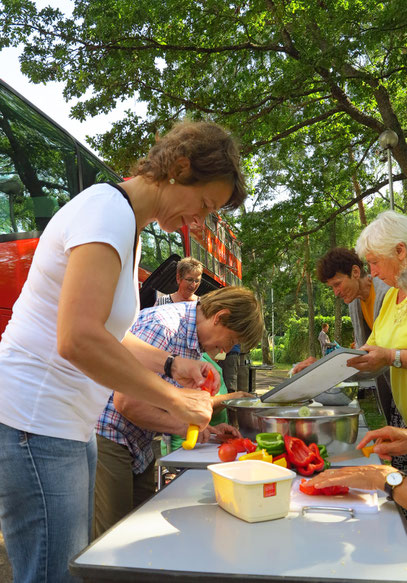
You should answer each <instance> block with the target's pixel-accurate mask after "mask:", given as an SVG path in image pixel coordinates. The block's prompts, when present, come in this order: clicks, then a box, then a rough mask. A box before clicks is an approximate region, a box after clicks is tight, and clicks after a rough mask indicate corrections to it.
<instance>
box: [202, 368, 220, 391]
mask: <svg viewBox="0 0 407 583" xmlns="http://www.w3.org/2000/svg"><path fill="white" fill-rule="evenodd" d="M201 390H202V391H207V392H208V393H209V394H210V395H211V397H213V396H214V395H216V393H217V390H216V387H215V376H214V374H213V372H212V370H211V369H209V371H208V375H207V377H206V379H205V382H204V384H203V385H202V387H201Z"/></svg>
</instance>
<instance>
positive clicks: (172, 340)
mask: <svg viewBox="0 0 407 583" xmlns="http://www.w3.org/2000/svg"><path fill="white" fill-rule="evenodd" d="M196 305H197V302H178V303H175V304H174V303H172V304H166V305H163V306H156V307H153V308H145V309H144V310H141V312H140V314H139V316H138V318H137V320H136V322H135V323H134V324H133V326H132V328H131V330H130V331H131V332H132V333H133V334H134V335H135V336H137V337H138V338H140V339H141V340H144V342H147V343H148V344H151V345H152V346H155V347H156V348H161V349H162V350H165V351H167V352H169V353H170V354H176V355H178V356H182V357H184V358H192V359H194V360H199V359H200V358H201V356H202V355H201V350H200V347H199V341H198V335H197V331H196ZM160 376H161V377H162V378H163V379H164V380H166V381H168V382H169V383H172V384H173V385H176V386H179V385H178V384H177V383H176V382H175V381H174V380H173V379H170V378H169V377H167V376H165V375H164V374H160ZM96 431H97V433H98V434H99V435H102V436H103V437H105V438H107V439H111V440H112V441H115V442H116V443H120V444H122V445H125V446H126V447H127V448H128V449H129V451H130V453H131V456H132V460H133V461H132V468H133V472H134V473H135V474H140V473H142V472H143V471H144V470H145V469H146V468H147V466H148V465H149V464H150V463H151V462H152V460H153V459H154V454H153V449H152V440H153V437H154V434H155V432H154V431H149V430H147V429H142V428H141V427H138V426H137V425H134V424H133V423H131V421H128V420H127V419H126V418H125V417H123V415H121V414H120V413H118V412H117V411H116V409H115V407H114V405H113V394H112V395H111V396H110V398H109V401H108V403H107V405H106V407H105V409H104V411H103V413H102V414H101V416H100V417H99V421H98V423H97V426H96Z"/></svg>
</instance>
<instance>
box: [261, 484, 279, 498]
mask: <svg viewBox="0 0 407 583" xmlns="http://www.w3.org/2000/svg"><path fill="white" fill-rule="evenodd" d="M275 495H276V483H275V482H273V483H272V484H263V498H269V497H270V496H275Z"/></svg>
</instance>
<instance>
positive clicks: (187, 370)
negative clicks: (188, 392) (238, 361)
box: [171, 356, 220, 393]
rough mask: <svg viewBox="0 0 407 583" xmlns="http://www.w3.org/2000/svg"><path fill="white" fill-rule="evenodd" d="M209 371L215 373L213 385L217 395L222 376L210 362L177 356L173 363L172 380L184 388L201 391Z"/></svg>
mask: <svg viewBox="0 0 407 583" xmlns="http://www.w3.org/2000/svg"><path fill="white" fill-rule="evenodd" d="M209 370H212V372H213V376H214V380H213V384H214V386H215V388H216V393H217V392H218V391H219V387H220V376H219V373H218V371H217V370H216V368H215V367H214V366H213V365H212V364H211V363H210V362H206V361H204V360H192V359H191V358H182V357H181V356H176V357H175V359H174V362H173V363H172V368H171V373H172V378H173V379H174V380H175V381H177V383H178V384H179V385H181V386H182V387H190V388H193V389H199V388H200V387H201V386H202V385H204V384H205V380H206V377H207V376H208V372H209Z"/></svg>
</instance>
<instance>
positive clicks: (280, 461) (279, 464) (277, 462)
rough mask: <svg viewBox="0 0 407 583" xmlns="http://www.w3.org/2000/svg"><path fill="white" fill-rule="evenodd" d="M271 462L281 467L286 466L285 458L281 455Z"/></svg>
mask: <svg viewBox="0 0 407 583" xmlns="http://www.w3.org/2000/svg"><path fill="white" fill-rule="evenodd" d="M273 464H275V465H276V466H281V467H282V468H286V467H287V460H286V459H285V458H284V457H282V458H280V459H279V460H276V461H275V462H273Z"/></svg>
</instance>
